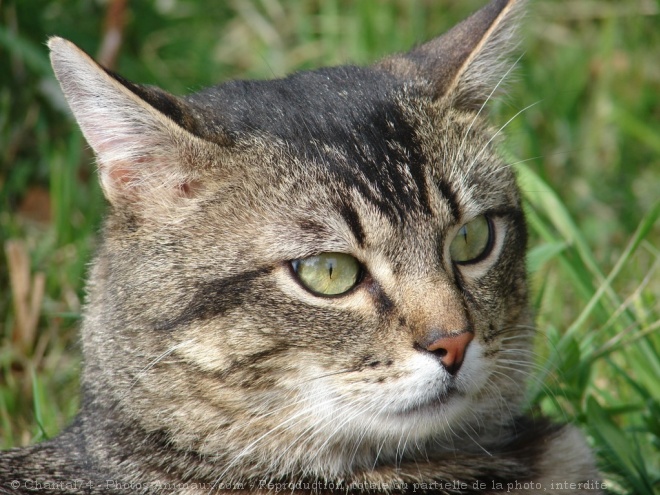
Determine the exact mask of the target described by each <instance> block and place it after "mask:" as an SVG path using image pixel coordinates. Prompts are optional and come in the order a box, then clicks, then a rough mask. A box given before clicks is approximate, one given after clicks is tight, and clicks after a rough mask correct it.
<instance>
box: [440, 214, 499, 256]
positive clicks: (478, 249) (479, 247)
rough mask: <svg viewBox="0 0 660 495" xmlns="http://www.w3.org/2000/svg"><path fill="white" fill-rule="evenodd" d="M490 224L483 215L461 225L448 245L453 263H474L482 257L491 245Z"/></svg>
mask: <svg viewBox="0 0 660 495" xmlns="http://www.w3.org/2000/svg"><path fill="white" fill-rule="evenodd" d="M492 230H493V229H492V224H491V221H490V220H489V219H488V217H486V216H485V215H480V216H478V217H476V218H475V219H474V220H472V221H470V222H468V223H466V224H465V225H463V226H462V227H461V228H460V229H459V231H458V233H457V234H456V237H454V240H453V241H451V244H450V245H449V254H450V256H451V259H452V261H453V262H455V263H459V264H460V263H475V262H477V261H480V260H481V259H482V258H484V257H485V256H486V255H487V254H488V253H489V252H490V249H491V247H492V244H493V242H492V237H493V233H492Z"/></svg>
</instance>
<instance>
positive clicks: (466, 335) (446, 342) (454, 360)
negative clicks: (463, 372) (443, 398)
mask: <svg viewBox="0 0 660 495" xmlns="http://www.w3.org/2000/svg"><path fill="white" fill-rule="evenodd" d="M473 338H474V334H473V333H472V332H469V331H465V332H462V333H459V334H445V335H442V336H441V337H440V338H437V339H435V340H434V341H433V342H432V343H430V344H428V345H427V346H426V347H425V350H426V351H428V352H430V353H431V354H433V355H434V356H436V357H437V358H438V359H439V360H440V363H441V364H442V366H443V367H444V368H445V369H446V370H447V372H448V373H449V374H451V375H455V374H456V373H458V370H459V369H460V368H461V365H462V364H463V359H464V357H465V350H466V349H467V346H468V344H469V343H470V342H471V341H472V339H473Z"/></svg>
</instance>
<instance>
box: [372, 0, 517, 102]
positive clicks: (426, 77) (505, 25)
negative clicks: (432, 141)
mask: <svg viewBox="0 0 660 495" xmlns="http://www.w3.org/2000/svg"><path fill="white" fill-rule="evenodd" d="M524 3H525V1H524V0H493V1H492V2H490V3H489V4H488V5H486V6H485V7H483V8H482V9H481V10H479V11H477V12H476V13H474V14H473V15H472V16H470V17H469V18H468V19H466V20H465V21H463V22H461V23H460V24H457V25H456V26H454V27H453V28H452V29H451V30H449V31H448V32H447V33H445V34H444V35H442V36H440V37H438V38H435V39H433V40H431V41H429V42H427V43H424V44H423V45H420V46H419V47H416V48H414V49H412V50H411V51H409V52H407V53H404V54H400V55H395V56H393V57H389V58H386V59H384V60H382V61H381V62H380V63H379V64H377V66H378V67H380V68H382V69H385V70H387V71H389V72H391V73H393V74H395V75H396V76H398V77H400V78H403V79H409V80H415V81H421V82H423V83H425V84H427V85H430V87H431V89H432V91H433V95H434V97H435V98H438V99H440V98H444V99H448V100H449V101H451V103H452V104H453V105H455V106H459V107H467V108H474V107H476V108H478V107H479V106H480V105H481V104H483V102H484V101H486V99H487V98H488V96H489V95H490V94H491V92H492V91H493V89H495V87H496V86H498V84H499V83H500V80H501V78H502V77H503V76H504V75H505V74H506V73H507V66H508V56H509V54H510V52H511V51H512V49H513V48H514V47H515V45H516V43H517V42H516V36H515V34H516V29H517V27H518V24H519V21H520V17H521V15H522V12H523V5H524Z"/></svg>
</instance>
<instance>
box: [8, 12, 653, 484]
mask: <svg viewBox="0 0 660 495" xmlns="http://www.w3.org/2000/svg"><path fill="white" fill-rule="evenodd" d="M482 3H483V2H481V1H476V0H474V1H473V0H470V1H465V2H455V1H452V2H449V1H447V2H430V1H422V0H418V1H410V0H405V1H404V0H389V1H377V0H360V1H356V2H350V1H348V0H342V1H340V0H324V1H323V2H321V1H315V2H304V3H302V2H293V1H284V0H259V1H258V0H253V1H233V2H232V1H229V2H208V3H203V2H199V3H194V2H191V1H183V0H178V1H175V0H173V1H171V2H153V3H152V2H136V3H135V4H132V6H131V10H130V11H129V15H128V17H127V24H126V28H125V34H126V40H125V43H124V46H123V48H122V52H121V55H120V58H119V61H118V69H119V70H120V71H121V72H122V74H124V75H125V76H127V77H129V78H130V79H133V80H136V81H140V82H146V83H153V84H158V85H160V86H163V87H165V88H166V89H168V90H170V91H172V92H175V93H185V92H189V91H194V90H196V89H199V88H201V87H203V86H207V85H210V84H214V83H216V82H218V81H221V80H226V79H230V78H235V77H256V78H268V77H272V76H281V75H284V74H286V73H288V72H290V71H292V70H296V69H304V68H313V67H318V66H320V65H323V64H336V63H341V62H345V61H353V62H357V63H367V62H369V61H372V60H374V59H376V58H377V57H379V56H381V55H383V54H385V53H389V52H392V51H400V50H404V49H406V48H408V47H409V46H411V45H412V44H414V43H416V42H419V41H422V40H424V39H428V38H430V37H432V36H433V35H435V34H438V33H440V32H442V31H443V30H445V29H446V28H448V27H449V26H450V25H452V24H453V23H454V22H455V21H457V20H459V19H461V18H463V17H465V16H466V15H467V14H468V13H469V12H471V11H473V10H475V9H476V8H477V7H478V6H480V5H481V4H482ZM100 5H101V3H99V2H92V1H81V2H77V3H75V5H71V2H65V1H64V0H57V1H50V2H46V1H44V0H39V1H37V0H21V1H20V2H18V1H15V2H11V1H10V2H3V3H0V205H1V206H0V239H1V240H2V246H3V250H5V251H6V254H7V255H6V256H0V287H1V288H2V289H1V290H0V370H1V371H0V447H3V448H7V447H10V446H14V445H25V444H28V443H33V442H37V441H39V440H42V439H44V438H47V437H51V436H53V435H55V434H56V433H57V432H58V431H59V430H60V429H61V428H62V427H63V426H64V425H65V424H66V423H67V421H69V420H70V418H71V417H72V416H73V415H74V414H75V411H76V409H77V406H78V395H77V394H78V391H77V375H78V371H79V366H80V353H79V348H78V341H77V328H78V325H79V320H80V311H81V301H82V299H83V281H84V278H85V270H86V264H87V262H88V261H89V259H90V256H91V254H92V252H93V249H94V238H95V234H96V232H97V229H98V225H99V222H100V218H101V214H102V211H103V208H104V202H103V198H102V195H101V194H100V190H99V187H98V185H97V182H96V179H95V175H94V169H93V165H92V164H91V157H90V153H89V152H88V150H87V149H86V147H85V145H84V142H83V140H82V138H81V136H80V133H79V131H78V130H77V129H76V127H75V124H74V123H73V122H72V121H71V119H70V118H69V117H68V113H66V111H65V110H64V109H63V108H64V107H63V105H62V103H63V102H62V100H61V98H60V97H59V96H58V95H59V93H58V92H57V88H56V85H55V81H54V79H53V77H52V75H51V72H50V69H49V65H48V59H47V54H46V50H45V46H44V44H43V42H44V40H45V39H46V38H47V36H48V35H50V34H55V33H57V34H60V35H62V36H65V37H68V38H70V39H72V40H74V41H76V42H77V43H78V44H80V45H81V46H82V47H83V48H85V49H86V50H88V51H89V52H91V53H95V52H96V51H97V49H98V43H99V39H100V38H101V37H102V32H103V16H104V14H105V11H104V10H103V9H102V7H101V6H100ZM659 10H660V3H658V2H657V1H656V2H654V1H651V0H647V1H643V0H625V1H609V2H608V1H602V2H597V3H596V2H591V1H588V0H575V1H574V2H570V3H567V2H553V1H538V2H536V3H534V4H533V9H532V14H531V15H530V16H529V19H528V28H527V30H526V32H527V33H526V34H527V35H526V39H525V42H524V43H523V44H522V46H523V47H524V49H525V53H524V56H523V58H522V59H521V61H520V64H519V69H518V71H517V76H516V78H515V80H513V81H511V82H510V84H509V88H508V94H507V95H506V96H504V97H501V98H498V99H497V100H496V101H494V102H493V104H492V105H491V111H492V116H493V121H494V123H495V124H496V125H497V124H498V123H499V125H503V124H504V123H506V122H507V121H508V120H509V119H510V118H511V117H512V116H514V115H515V114H516V113H517V112H518V111H519V110H520V109H522V108H524V107H526V106H528V105H530V104H532V103H536V102H538V103H536V104H535V105H534V106H533V107H531V108H530V109H529V110H526V111H525V112H523V113H522V114H521V115H520V116H518V117H516V118H515V119H513V120H512V121H511V123H510V124H508V125H507V129H506V131H505V134H506V135H507V140H506V142H505V143H504V152H505V153H507V154H508V155H509V156H510V157H511V160H510V161H511V162H512V163H515V165H514V166H515V167H516V169H517V171H518V174H519V177H520V182H521V187H522V190H523V194H524V197H525V203H526V210H527V217H528V221H529V225H530V230H531V233H532V242H531V248H530V253H529V268H530V273H531V280H532V285H533V289H534V301H533V302H534V307H535V310H536V313H537V322H538V328H539V339H538V347H537V349H536V352H537V354H538V356H539V358H538V362H539V366H538V369H539V371H538V376H537V377H536V379H535V380H533V381H532V384H531V386H530V389H529V404H530V408H532V409H535V410H542V411H543V412H545V413H546V414H550V415H551V416H553V417H555V418H557V419H558V420H561V421H564V420H568V421H573V422H575V423H576V424H578V425H579V426H580V427H581V428H582V429H583V430H584V431H585V432H586V433H587V435H588V438H589V441H590V442H591V444H592V445H593V446H594V448H595V450H596V451H597V453H598V460H599V466H600V468H601V470H602V471H603V473H604V475H605V478H606V480H607V481H608V482H609V483H610V492H611V493H617V494H618V493H621V494H624V493H625V494H632V493H635V494H651V493H658V491H659V489H660V454H659V453H658V452H660V380H659V379H658V377H660V330H659V328H660V307H659V305H658V301H659V300H660V275H659V274H658V273H659V269H660V248H659V247H658V246H660V242H659V241H660V229H659V225H660V222H659V220H658V217H660V202H659V197H660V195H659V194H658V191H659V190H660V189H659V186H660V65H658V63H657V61H658V60H659V59H660V30H659V29H658V28H657V27H658V20H659V16H658V11H659ZM81 19H85V20H83V21H81ZM182 33H183V34H182ZM10 240H11V242H10ZM10 257H11V260H12V261H11V267H12V273H11V276H12V277H13V278H12V280H11V282H10V271H9V269H8V267H9V263H10V262H9V261H8V259H10Z"/></svg>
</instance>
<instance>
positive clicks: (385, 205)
mask: <svg viewBox="0 0 660 495" xmlns="http://www.w3.org/2000/svg"><path fill="white" fill-rule="evenodd" d="M511 5H512V2H494V3H493V4H491V5H490V6H489V7H487V8H486V9H484V10H482V11H480V12H479V13H477V14H475V16H473V17H472V18H470V19H469V20H468V21H466V22H465V23H463V24H461V25H459V26H458V27H457V28H456V29H455V30H453V31H450V32H449V33H448V34H447V35H445V36H444V37H443V38H439V39H438V40H434V41H432V42H430V43H429V44H427V45H422V46H421V47H419V48H417V49H416V50H414V51H413V52H409V53H408V54H404V55H399V56H395V57H392V58H390V59H386V60H385V61H383V62H381V63H380V64H378V65H376V66H374V67H369V68H357V67H339V68H333V69H322V70H319V71H313V72H306V73H299V74H296V75H293V76H290V77H289V78H286V79H282V80H276V81H270V82H232V83H228V84H225V85H222V86H218V87H215V88H211V89H209V90H206V91H203V92H201V93H197V94H194V95H190V96H188V97H184V98H176V97H173V96H171V95H168V94H166V93H164V92H162V91H160V90H157V89H153V88H145V87H140V86H136V85H133V84H132V83H128V82H126V81H124V80H122V79H120V78H118V77H116V76H113V75H111V74H108V73H106V72H105V71H103V70H101V69H100V68H98V66H96V65H95V64H94V63H93V62H92V61H91V60H90V59H89V58H88V57H86V56H85V55H84V54H82V52H80V51H79V50H78V49H77V48H75V47H73V46H72V45H70V44H68V43H67V42H65V41H63V40H59V39H55V40H52V41H51V48H52V50H53V63H54V67H55V69H56V72H57V74H58V78H59V79H60V82H61V83H62V86H63V88H64V91H65V94H66V95H67V98H68V99H69V102H70V104H71V106H72V108H73V110H74V113H75V114H76V117H77V119H78V120H79V122H80V124H81V127H82V129H83V132H85V135H86V137H87V139H88V140H89V141H90V144H91V145H92V147H93V148H94V149H95V151H96V152H97V156H98V158H99V167H100V176H101V181H102V184H103V187H104V191H105V193H106V196H107V197H108V199H109V201H110V203H111V211H110V213H109V216H108V219H107V222H106V226H105V229H104V239H103V243H102V246H101V248H100V250H99V254H98V257H97V260H96V262H95V265H94V267H93V270H92V274H91V281H90V291H89V302H88V309H87V315H86V319H85V323H84V329H83V330H84V336H83V347H84V354H85V359H86V363H87V364H86V371H85V376H84V385H85V387H86V389H87V390H89V391H91V392H92V393H93V394H94V395H95V396H96V397H99V400H102V401H104V402H105V403H107V404H111V405H112V407H113V408H114V409H115V410H116V411H120V413H119V414H120V417H121V418H123V420H125V421H127V422H131V423H134V424H137V425H139V427H140V428H143V429H146V430H147V431H153V432H164V433H165V435H166V436H167V438H168V441H169V442H171V443H172V444H173V445H175V446H176V447H178V448H180V449H181V450H185V451H190V452H194V453H196V454H201V455H202V456H204V457H205V458H207V459H208V466H209V467H208V469H209V473H212V474H213V475H214V476H229V477H231V476H236V477H237V476H238V473H240V476H241V477H243V478H244V477H245V476H246V475H249V474H254V475H255V476H257V475H259V474H262V473H263V472H265V471H266V472H269V473H271V474H272V475H273V476H277V475H284V474H287V473H292V472H296V473H302V474H307V475H309V474H315V475H324V476H325V475H341V474H345V473H349V472H355V471H356V470H360V469H368V468H369V467H373V466H374V464H376V463H377V462H387V461H391V460H396V459H397V458H399V459H403V458H415V456H420V455H433V454H434V453H435V452H441V451H445V450H453V449H456V448H457V447H456V446H457V444H458V445H459V446H460V447H459V448H460V449H463V450H467V451H471V450H478V449H480V448H482V447H483V446H484V445H488V441H489V439H491V438H494V437H495V436H496V435H498V434H500V433H501V430H502V429H506V425H507V424H509V423H510V422H511V419H512V416H513V415H514V413H515V411H516V410H517V408H518V407H519V403H520V402H521V397H522V394H523V384H522V383H523V382H522V381H523V378H524V374H525V368H526V365H527V364H528V360H529V356H528V354H529V351H528V347H529V338H530V327H529V325H528V315H527V309H526V306H527V301H526V297H527V296H526V283H525V267H524V250H525V242H526V233H525V226H524V221H523V217H522V210H521V206H520V199H519V196H518V192H517V188H516V185H515V180H514V177H513V174H512V172H511V170H510V169H509V168H508V167H507V166H506V164H504V163H503V162H502V160H501V159H500V158H499V157H498V155H497V154H496V153H495V151H494V143H495V141H494V138H495V137H496V135H497V133H496V132H495V131H494V130H493V129H490V128H489V127H488V126H487V125H486V124H485V123H484V122H483V120H482V118H481V115H480V111H481V103H483V102H484V101H485V98H484V95H487V94H488V92H490V90H488V92H486V91H485V90H484V89H483V87H487V85H491V86H493V87H494V85H493V79H494V78H496V77H499V74H501V71H498V70H496V67H497V64H496V63H494V62H496V61H497V60H499V58H498V57H499V54H498V56H495V55H494V52H495V51H496V49H497V47H498V46H499V44H501V43H502V40H505V39H506V38H507V37H508V35H509V34H508V33H509V31H508V30H509V27H508V25H509V23H510V16H511V9H512V6H511ZM459 48H460V49H459ZM489 61H490V62H492V63H490V64H489V63H488V62H489ZM485 66H491V67H493V68H492V70H490V71H485V72H484V69H483V67H485ZM482 72H483V74H481V75H480V73H482ZM90 88H92V89H90ZM491 89H492V87H491ZM333 277H334V278H333Z"/></svg>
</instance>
